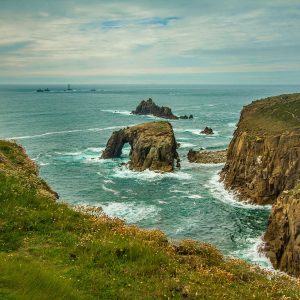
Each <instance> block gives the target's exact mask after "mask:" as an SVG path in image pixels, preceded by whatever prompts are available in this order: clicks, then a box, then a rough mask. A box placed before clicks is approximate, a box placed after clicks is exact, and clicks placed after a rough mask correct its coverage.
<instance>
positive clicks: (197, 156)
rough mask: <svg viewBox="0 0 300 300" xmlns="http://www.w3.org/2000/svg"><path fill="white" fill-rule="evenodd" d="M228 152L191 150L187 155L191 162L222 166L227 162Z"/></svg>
mask: <svg viewBox="0 0 300 300" xmlns="http://www.w3.org/2000/svg"><path fill="white" fill-rule="evenodd" d="M226 155H227V150H218V151H203V150H199V151H195V150H193V149H190V150H189V152H188V155H187V158H188V160H189V162H192V163H201V164H220V163H225V161H226Z"/></svg>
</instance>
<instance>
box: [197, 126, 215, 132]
mask: <svg viewBox="0 0 300 300" xmlns="http://www.w3.org/2000/svg"><path fill="white" fill-rule="evenodd" d="M200 133H202V134H214V132H213V130H212V129H211V128H210V127H205V128H204V129H203V130H202V131H201V132H200Z"/></svg>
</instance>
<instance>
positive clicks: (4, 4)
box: [0, 0, 300, 84]
mask: <svg viewBox="0 0 300 300" xmlns="http://www.w3.org/2000/svg"><path fill="white" fill-rule="evenodd" d="M62 82H63V83H64V82H71V83H99V84H101V83H193V84H195V83H198V84H207V83H209V84H236V83H240V84H257V83H262V84H300V0H280V1H279V0H270V1H268V0H257V1H256V0H251V1H250V0H224V1H213V0H173V1H172V0H165V1H163V0H159V1H156V0H151V1H145V0H139V1H138V0H128V1H126V0H119V1H114V0H110V1H106V0H98V1H96V0H81V1H80V0H51V1H50V0H48V1H46V0H45V1H43V0H0V83H62Z"/></svg>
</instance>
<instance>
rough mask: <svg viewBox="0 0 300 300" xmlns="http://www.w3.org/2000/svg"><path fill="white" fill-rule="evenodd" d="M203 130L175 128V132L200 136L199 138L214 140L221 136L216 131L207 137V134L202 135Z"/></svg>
mask: <svg viewBox="0 0 300 300" xmlns="http://www.w3.org/2000/svg"><path fill="white" fill-rule="evenodd" d="M201 130H202V129H194V128H174V132H178V133H184V132H189V133H192V134H194V135H199V136H207V137H209V138H214V137H215V136H218V135H219V132H218V131H216V130H214V134H212V135H207V134H205V133H200V132H201Z"/></svg>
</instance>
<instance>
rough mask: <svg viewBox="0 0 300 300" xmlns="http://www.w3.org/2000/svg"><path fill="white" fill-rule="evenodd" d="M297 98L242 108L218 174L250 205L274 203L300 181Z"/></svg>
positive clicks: (299, 98)
mask: <svg viewBox="0 0 300 300" xmlns="http://www.w3.org/2000/svg"><path fill="white" fill-rule="evenodd" d="M299 117H300V94H292V95H289V96H287V95H284V96H278V97H272V98H267V99H264V100H260V101H255V102H253V103H252V104H250V105H248V106H246V107H244V109H243V110H242V113H241V117H240V121H239V123H238V126H237V129H236V131H235V133H234V136H233V139H232V141H231V143H230V145H229V148H228V154H227V160H226V164H225V166H224V168H223V170H222V172H221V179H222V180H224V183H225V186H226V187H227V188H228V189H234V190H236V191H238V192H239V194H240V197H241V198H242V199H248V200H250V201H252V202H253V203H257V204H267V203H274V201H275V200H276V199H277V197H278V196H279V195H280V193H281V192H282V191H283V190H289V189H292V188H293V187H294V186H295V185H296V183H297V181H298V180H299V178H300V172H299V168H300V122H299V119H298V118H299Z"/></svg>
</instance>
